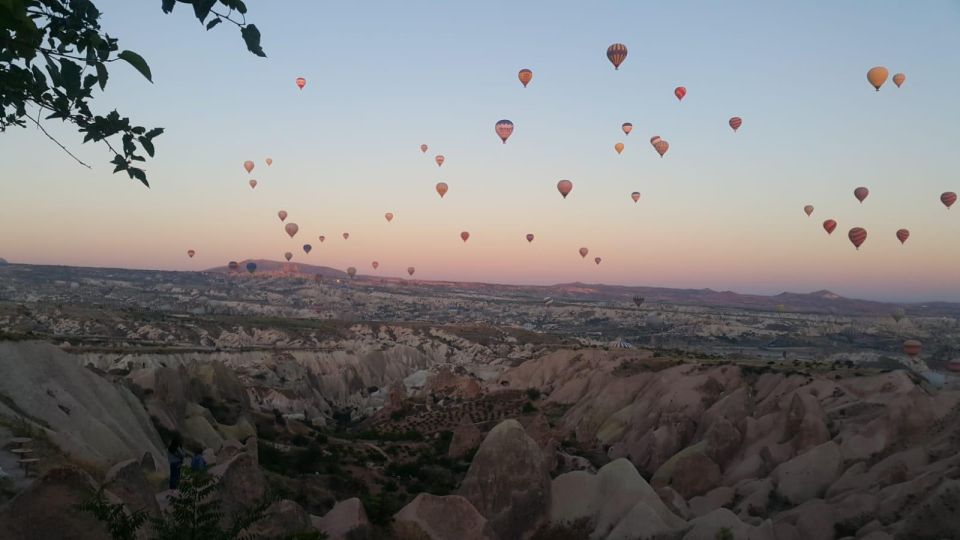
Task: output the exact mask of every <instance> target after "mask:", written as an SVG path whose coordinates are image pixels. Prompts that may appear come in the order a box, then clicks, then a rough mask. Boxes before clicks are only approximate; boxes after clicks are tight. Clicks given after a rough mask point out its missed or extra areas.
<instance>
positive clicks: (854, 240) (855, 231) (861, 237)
mask: <svg viewBox="0 0 960 540" xmlns="http://www.w3.org/2000/svg"><path fill="white" fill-rule="evenodd" d="M847 237H848V238H850V243H851V244H853V247H855V248H857V250H858V251H859V250H860V246H862V245H863V243H864V242H865V241H866V240H867V230H866V229H864V228H863V227H854V228H852V229H850V232H849V233H847Z"/></svg>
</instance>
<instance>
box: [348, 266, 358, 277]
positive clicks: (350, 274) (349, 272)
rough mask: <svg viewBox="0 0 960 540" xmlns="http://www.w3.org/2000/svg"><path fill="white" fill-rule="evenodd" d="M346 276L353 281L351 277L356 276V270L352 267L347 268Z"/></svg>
mask: <svg viewBox="0 0 960 540" xmlns="http://www.w3.org/2000/svg"><path fill="white" fill-rule="evenodd" d="M347 275H348V276H350V279H353V276H355V275H357V269H356V268H354V267H352V266H351V267H350V268H347Z"/></svg>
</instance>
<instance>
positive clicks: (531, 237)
mask: <svg viewBox="0 0 960 540" xmlns="http://www.w3.org/2000/svg"><path fill="white" fill-rule="evenodd" d="M533 238H534V236H533V235H532V234H530V233H527V242H533Z"/></svg>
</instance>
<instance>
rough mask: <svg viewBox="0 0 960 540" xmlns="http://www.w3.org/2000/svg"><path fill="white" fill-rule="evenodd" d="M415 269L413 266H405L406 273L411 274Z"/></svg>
mask: <svg viewBox="0 0 960 540" xmlns="http://www.w3.org/2000/svg"><path fill="white" fill-rule="evenodd" d="M416 271H417V269H416V268H414V267H412V266H408V267H407V273H408V274H410V275H411V276H412V275H413V273H414V272H416Z"/></svg>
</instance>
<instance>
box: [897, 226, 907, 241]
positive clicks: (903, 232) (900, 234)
mask: <svg viewBox="0 0 960 540" xmlns="http://www.w3.org/2000/svg"><path fill="white" fill-rule="evenodd" d="M907 238H910V231H908V230H907V229H900V230H899V231H897V240H899V241H900V243H901V244H903V243H904V242H906V241H907Z"/></svg>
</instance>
